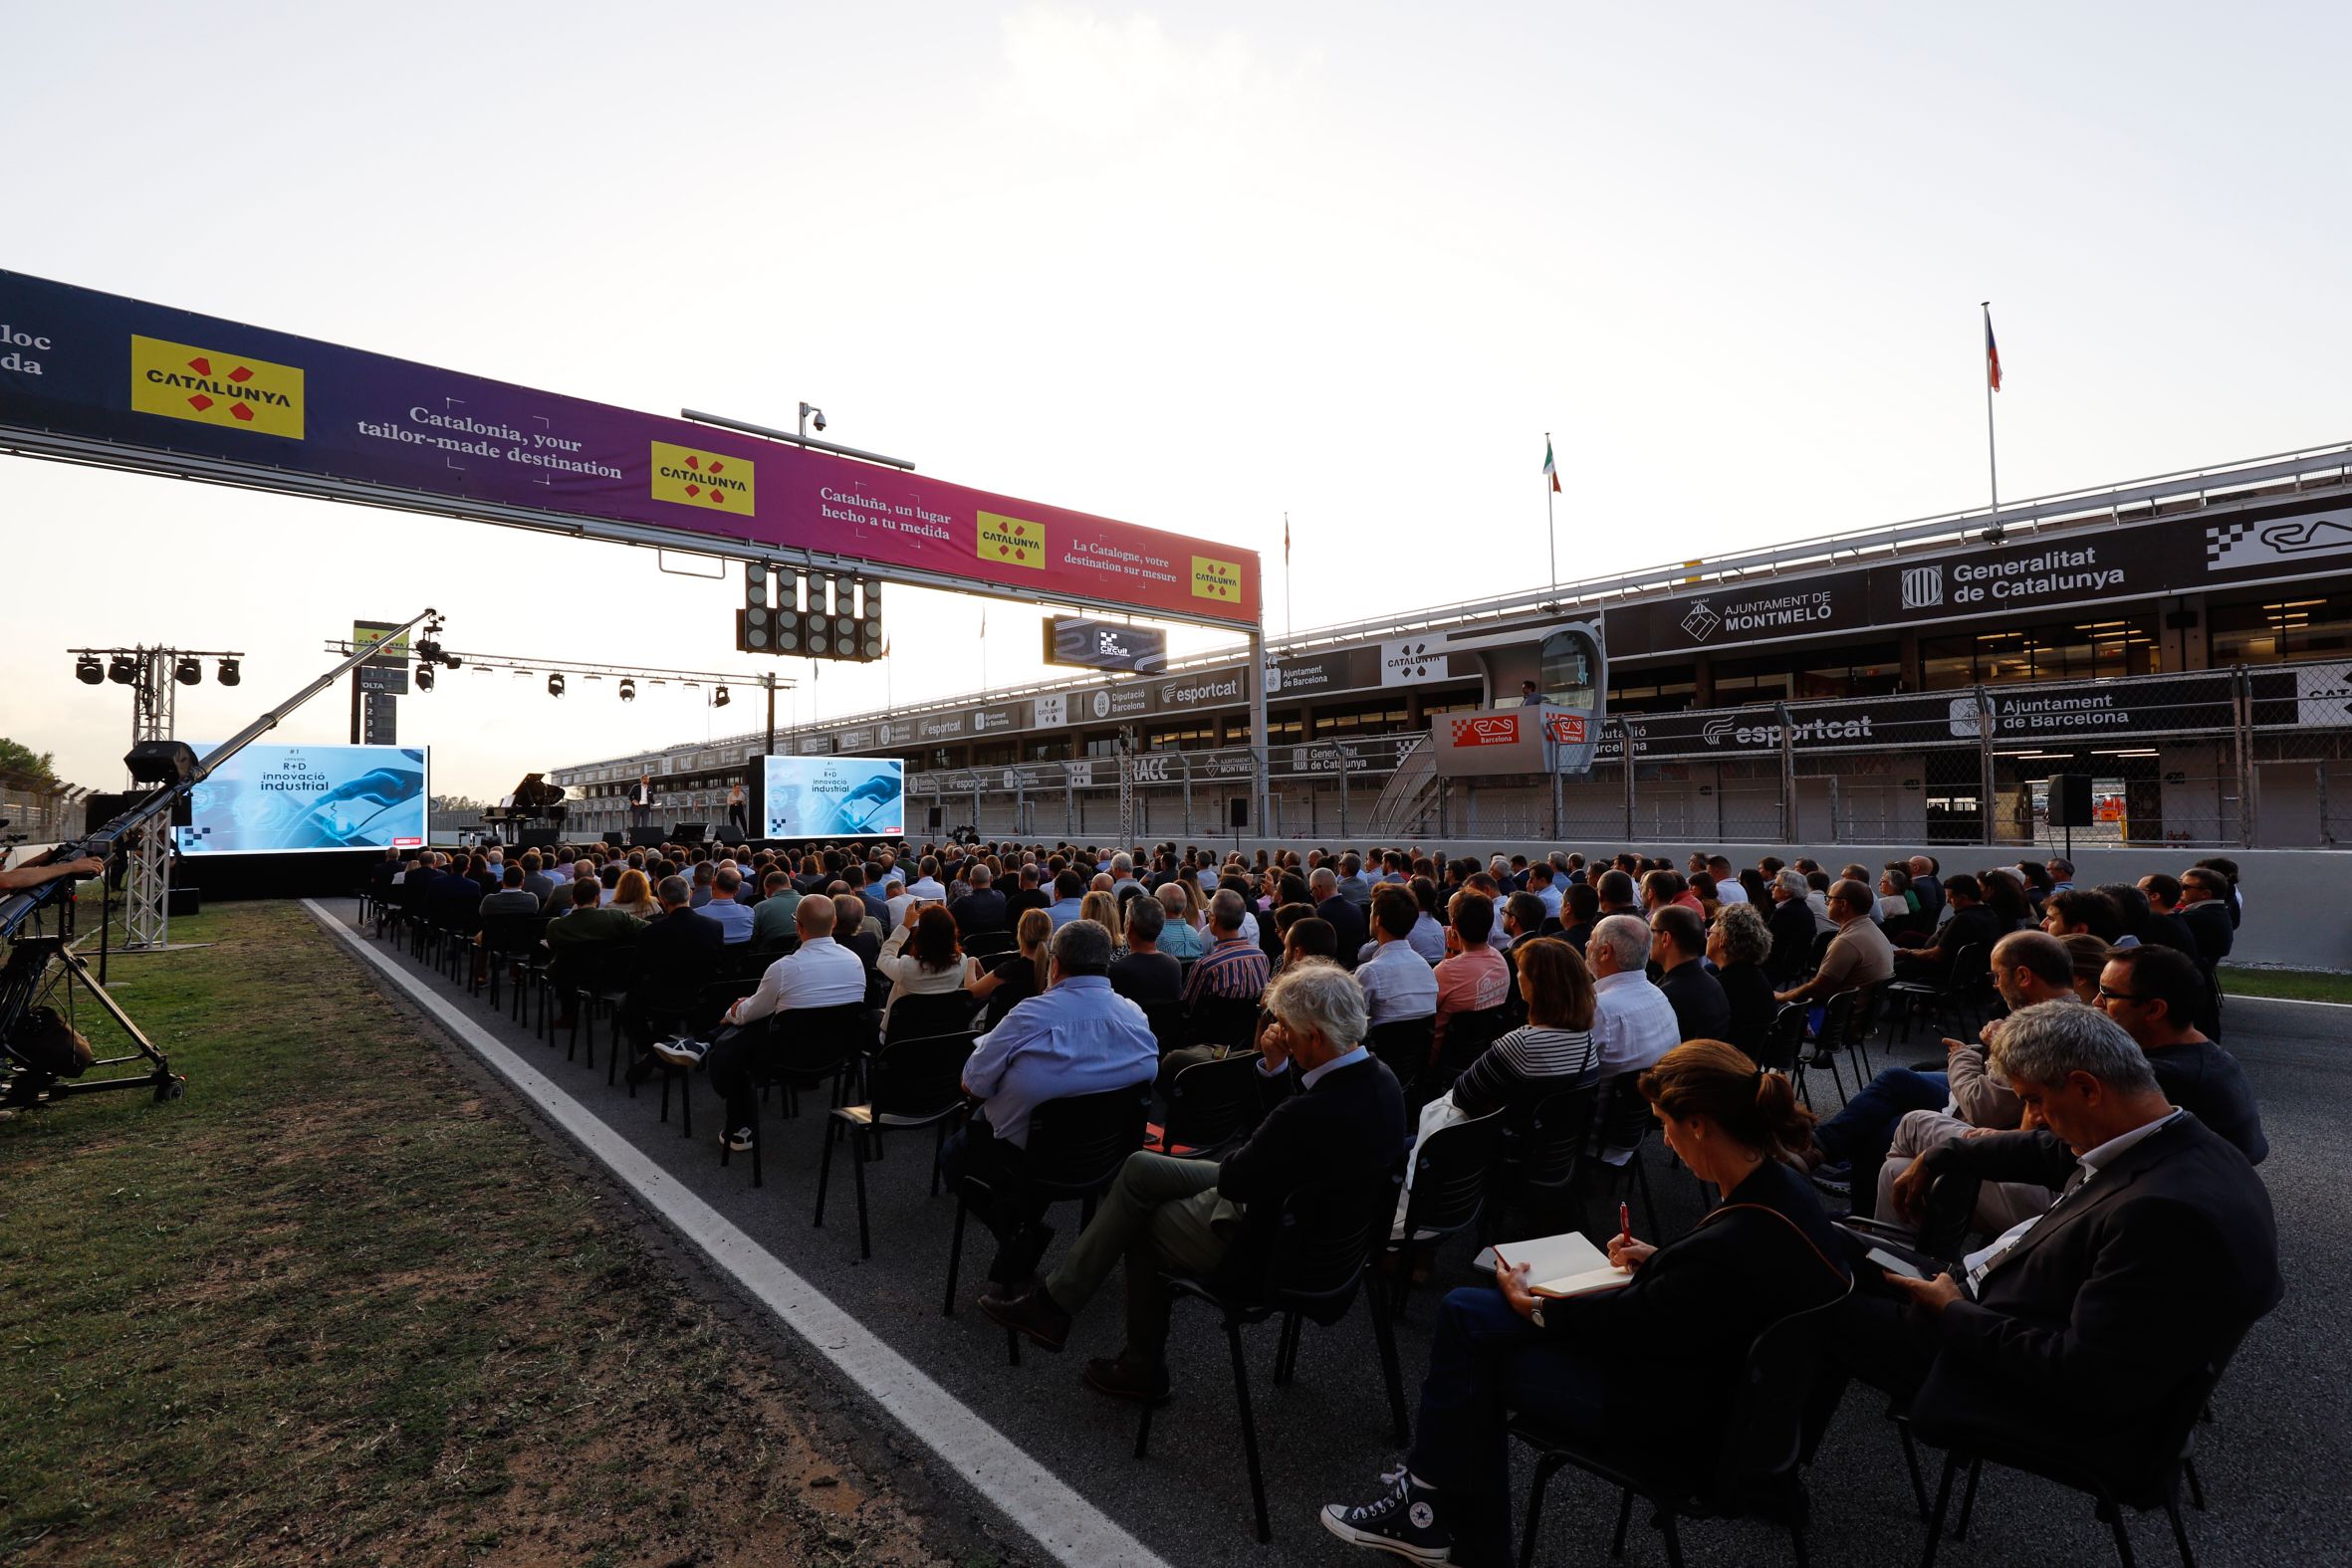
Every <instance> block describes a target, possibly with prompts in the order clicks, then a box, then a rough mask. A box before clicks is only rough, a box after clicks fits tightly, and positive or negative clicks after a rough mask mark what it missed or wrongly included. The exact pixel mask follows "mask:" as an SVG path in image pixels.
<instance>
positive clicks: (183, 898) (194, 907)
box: [163, 887, 204, 919]
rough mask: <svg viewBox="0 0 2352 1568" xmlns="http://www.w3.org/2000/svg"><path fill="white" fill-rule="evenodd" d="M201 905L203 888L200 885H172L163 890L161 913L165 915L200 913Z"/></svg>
mask: <svg viewBox="0 0 2352 1568" xmlns="http://www.w3.org/2000/svg"><path fill="white" fill-rule="evenodd" d="M203 907H204V890H203V889H202V888H200V887H173V888H166V889H164V891H163V913H164V914H165V915H166V916H167V917H170V918H174V919H176V918H178V917H179V916H181V915H197V914H201V913H202V912H203Z"/></svg>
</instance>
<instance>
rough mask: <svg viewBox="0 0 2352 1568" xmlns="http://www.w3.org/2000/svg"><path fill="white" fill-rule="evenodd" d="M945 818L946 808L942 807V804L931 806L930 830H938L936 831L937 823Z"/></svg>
mask: <svg viewBox="0 0 2352 1568" xmlns="http://www.w3.org/2000/svg"><path fill="white" fill-rule="evenodd" d="M946 819H947V809H946V807H944V806H937V805H935V806H933V807H931V831H932V832H934V833H936V832H938V831H939V824H940V823H942V822H944V821H945V820H946Z"/></svg>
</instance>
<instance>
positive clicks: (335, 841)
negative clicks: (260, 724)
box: [172, 741, 431, 855]
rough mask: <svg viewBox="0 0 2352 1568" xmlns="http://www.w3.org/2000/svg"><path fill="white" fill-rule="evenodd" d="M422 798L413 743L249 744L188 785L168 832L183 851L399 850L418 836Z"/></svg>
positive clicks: (426, 796)
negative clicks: (190, 791)
mask: <svg viewBox="0 0 2352 1568" xmlns="http://www.w3.org/2000/svg"><path fill="white" fill-rule="evenodd" d="M206 751H207V748H205V747H201V746H200V747H197V748H196V755H197V756H199V757H201V756H203V755H205V752H206ZM430 799H431V794H430V792H429V791H428V790H427V788H426V786H425V753H424V748H422V747H419V746H273V745H271V744H269V743H268V742H266V741H265V742H256V743H255V744H254V745H252V746H248V747H247V748H245V750H243V751H241V752H239V753H238V754H237V755H236V756H234V757H232V758H230V759H229V760H228V761H227V762H225V763H223V764H221V765H220V767H219V769H218V770H217V771H215V772H214V774H213V775H212V777H211V778H209V779H207V780H205V781H204V782H203V783H202V784H198V785H196V789H195V794H194V797H193V798H192V799H191V800H190V801H189V815H190V817H191V818H192V820H191V822H190V824H189V825H188V826H186V827H177V828H173V829H172V836H173V838H174V839H175V840H176V847H177V848H178V850H179V852H180V853H181V854H183V855H283V854H300V853H304V852H307V851H310V850H318V849H406V848H409V847H410V846H412V845H418V844H422V843H423V842H424V840H425V806H426V802H427V801H428V800H430Z"/></svg>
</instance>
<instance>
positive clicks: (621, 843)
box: [604, 827, 629, 849]
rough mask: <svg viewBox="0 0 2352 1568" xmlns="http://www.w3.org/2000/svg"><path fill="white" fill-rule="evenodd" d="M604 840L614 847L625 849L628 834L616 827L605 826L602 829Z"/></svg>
mask: <svg viewBox="0 0 2352 1568" xmlns="http://www.w3.org/2000/svg"><path fill="white" fill-rule="evenodd" d="M604 842H605V843H607V844H609V845H611V846H612V847H613V848H615V849H626V848H627V847H628V842H629V835H628V834H626V833H624V832H622V831H621V830H620V829H619V828H617V827H607V828H605V829H604Z"/></svg>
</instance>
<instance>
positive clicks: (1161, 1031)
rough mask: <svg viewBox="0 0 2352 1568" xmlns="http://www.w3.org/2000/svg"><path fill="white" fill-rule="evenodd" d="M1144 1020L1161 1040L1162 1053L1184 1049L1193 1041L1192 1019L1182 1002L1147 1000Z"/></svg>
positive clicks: (1158, 1039) (1153, 1033) (1152, 1035)
mask: <svg viewBox="0 0 2352 1568" xmlns="http://www.w3.org/2000/svg"><path fill="white" fill-rule="evenodd" d="M1143 1017H1144V1021H1146V1022H1147V1023H1149V1024H1150V1025H1151V1037H1152V1038H1153V1039H1154V1040H1157V1041H1158V1042H1159V1047H1160V1054H1161V1055H1163V1056H1165V1055H1167V1054H1168V1052H1170V1051H1172V1050H1182V1049H1183V1048H1184V1047H1185V1046H1187V1045H1189V1044H1191V1043H1192V1032H1191V1030H1192V1019H1191V1017H1190V1016H1189V1015H1188V1014H1187V1013H1186V1012H1185V1010H1184V1004H1183V1003H1181V1002H1147V1003H1145V1004H1144V1005H1143Z"/></svg>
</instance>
